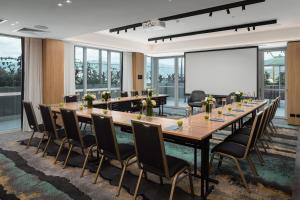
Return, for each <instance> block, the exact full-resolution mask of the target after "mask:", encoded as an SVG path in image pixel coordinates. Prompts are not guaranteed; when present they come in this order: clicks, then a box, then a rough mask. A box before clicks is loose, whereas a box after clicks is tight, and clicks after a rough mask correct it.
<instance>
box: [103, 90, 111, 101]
mask: <svg viewBox="0 0 300 200" xmlns="http://www.w3.org/2000/svg"><path fill="white" fill-rule="evenodd" d="M101 97H102V99H103V100H104V101H105V102H107V101H108V99H110V97H111V96H110V92H109V91H103V92H102V93H101Z"/></svg>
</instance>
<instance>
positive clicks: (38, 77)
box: [23, 38, 43, 131]
mask: <svg viewBox="0 0 300 200" xmlns="http://www.w3.org/2000/svg"><path fill="white" fill-rule="evenodd" d="M42 51H43V48H42V39H37V38H25V42H24V61H25V63H24V100H25V101H31V102H32V104H33V107H34V110H35V113H36V116H37V120H38V122H39V123H40V122H41V117H40V111H39V110H38V105H39V104H40V103H42V66H43V65H42ZM23 114H24V115H23V116H24V117H23V131H29V130H30V128H29V126H28V122H27V117H26V114H25V112H24V113H23Z"/></svg>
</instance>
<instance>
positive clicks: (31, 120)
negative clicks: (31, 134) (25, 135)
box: [23, 101, 40, 132]
mask: <svg viewBox="0 0 300 200" xmlns="http://www.w3.org/2000/svg"><path fill="white" fill-rule="evenodd" d="M23 107H24V109H25V113H26V117H27V121H28V124H29V127H30V128H31V129H32V130H33V131H35V132H37V131H40V130H39V125H38V123H37V120H36V116H35V112H34V110H33V106H32V103H31V102H29V101H23Z"/></svg>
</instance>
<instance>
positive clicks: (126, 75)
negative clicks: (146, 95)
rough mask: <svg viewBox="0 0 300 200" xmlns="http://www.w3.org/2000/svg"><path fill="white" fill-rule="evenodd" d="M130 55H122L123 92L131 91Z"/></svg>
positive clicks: (126, 53)
mask: <svg viewBox="0 0 300 200" xmlns="http://www.w3.org/2000/svg"><path fill="white" fill-rule="evenodd" d="M132 88H133V81H132V53H131V52H124V53H123V91H128V92H130V91H132Z"/></svg>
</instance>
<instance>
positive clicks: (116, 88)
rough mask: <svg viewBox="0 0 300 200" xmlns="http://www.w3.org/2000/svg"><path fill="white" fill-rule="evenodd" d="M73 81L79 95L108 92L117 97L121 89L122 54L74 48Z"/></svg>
mask: <svg viewBox="0 0 300 200" xmlns="http://www.w3.org/2000/svg"><path fill="white" fill-rule="evenodd" d="M75 81H76V89H77V92H79V93H80V95H83V94H84V93H87V92H93V93H95V94H97V96H98V97H99V92H100V91H104V90H110V91H111V92H112V96H118V95H119V94H120V91H121V88H122V85H121V84H122V53H121V52H116V51H110V50H103V49H96V48H86V47H75Z"/></svg>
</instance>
